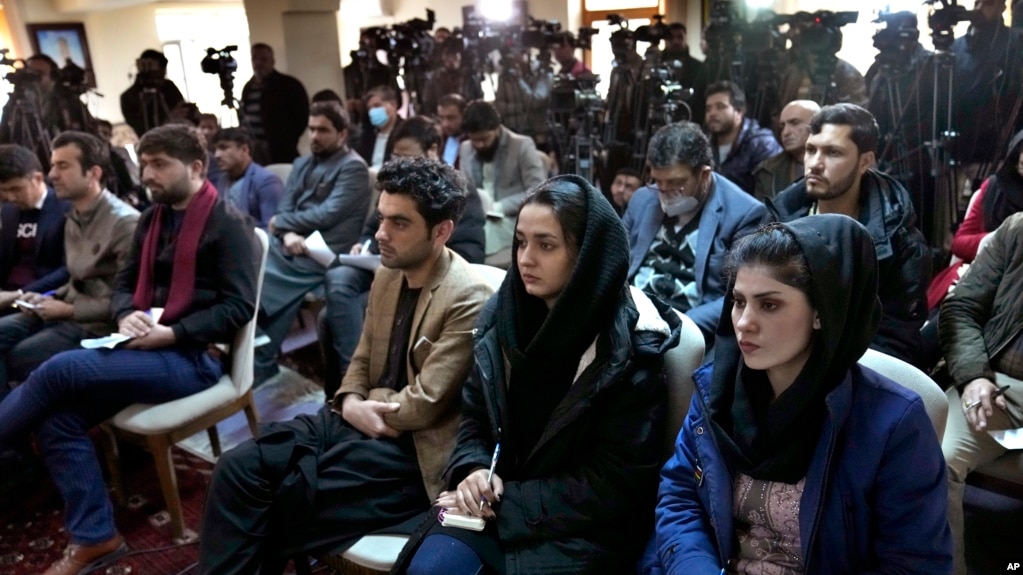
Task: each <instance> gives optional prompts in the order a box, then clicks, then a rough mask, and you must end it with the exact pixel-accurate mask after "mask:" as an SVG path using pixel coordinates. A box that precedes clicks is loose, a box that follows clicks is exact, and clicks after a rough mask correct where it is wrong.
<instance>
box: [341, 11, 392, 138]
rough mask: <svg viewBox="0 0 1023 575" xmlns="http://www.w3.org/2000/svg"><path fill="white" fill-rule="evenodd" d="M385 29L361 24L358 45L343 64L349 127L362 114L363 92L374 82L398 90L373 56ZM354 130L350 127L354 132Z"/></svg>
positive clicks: (381, 46)
mask: <svg viewBox="0 0 1023 575" xmlns="http://www.w3.org/2000/svg"><path fill="white" fill-rule="evenodd" d="M386 35H387V31H386V30H385V29H383V28H380V27H372V28H365V29H363V30H362V31H361V32H360V33H359V49H358V50H354V51H352V62H351V64H348V65H347V66H345V67H344V70H343V73H344V78H345V108H346V109H347V110H348V117H349V118H351V121H352V125H353V127H359V126H360V125H361V122H362V120H363V119H364V118H365V116H366V107H365V106H364V105H363V100H364V99H365V96H366V92H369V91H370V89H372V88H373V87H375V86H390V87H391V89H393V90H394V91H395V92H398V93H400V92H401V89H400V88H399V87H398V80H397V77H396V76H395V74H394V72H393V71H392V70H391V68H390V67H388V65H387V64H384V63H383V62H381V61H380V59H379V58H378V57H377V50H380V49H384V48H386V46H385V45H384V42H385V41H386ZM357 131H358V130H352V134H353V135H354V134H355V133H356V132H357Z"/></svg>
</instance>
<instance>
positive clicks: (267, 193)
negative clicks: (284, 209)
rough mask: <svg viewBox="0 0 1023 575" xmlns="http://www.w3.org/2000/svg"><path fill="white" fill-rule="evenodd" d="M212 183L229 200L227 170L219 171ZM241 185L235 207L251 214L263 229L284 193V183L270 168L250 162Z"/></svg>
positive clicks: (229, 189) (229, 183)
mask: <svg viewBox="0 0 1023 575" xmlns="http://www.w3.org/2000/svg"><path fill="white" fill-rule="evenodd" d="M213 185H215V186H216V187H217V193H218V194H219V195H220V197H221V198H224V199H225V200H228V201H230V197H229V196H228V194H229V192H230V191H231V177H230V176H228V175H227V172H220V174H219V175H218V177H217V179H216V180H215V181H213ZM241 186H242V195H241V199H240V201H239V202H238V203H235V207H236V208H238V210H239V211H241V213H243V214H248V215H250V216H252V219H253V220H254V221H255V222H256V225H257V226H259V227H261V228H263V229H264V230H265V229H266V224H267V223H268V222H269V221H270V218H272V217H273V215H274V214H275V213H277V203H278V202H280V201H281V196H282V195H283V194H284V183H283V182H281V179H280V178H278V177H277V176H276V175H274V174H273V173H272V172H270V170H267V169H266V168H264V167H263V166H260V165H259V164H257V163H256V162H252V163H250V164H249V167H248V168H246V169H245V173H244V174H242V179H241Z"/></svg>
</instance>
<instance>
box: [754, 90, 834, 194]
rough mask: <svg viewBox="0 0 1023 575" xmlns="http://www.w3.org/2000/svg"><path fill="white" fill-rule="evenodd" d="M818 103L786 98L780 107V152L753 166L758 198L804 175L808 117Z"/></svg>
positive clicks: (808, 126) (812, 113)
mask: <svg viewBox="0 0 1023 575" xmlns="http://www.w3.org/2000/svg"><path fill="white" fill-rule="evenodd" d="M820 109H821V107H820V106H819V105H818V104H817V102H814V101H813V100H796V101H794V102H789V103H788V104H786V105H785V107H784V108H782V110H781V117H779V118H778V121H779V122H780V123H781V147H782V148H783V151H782V152H779V153H777V154H775V155H773V156H771V157H770V158H767V159H766V160H764V161H763V162H760V165H759V166H757V167H756V169H754V170H753V177H754V178H756V188H755V189H754V192H753V195H755V196H756V197H757V199H760V200H763V199H765V198H773V197H774V196H776V195H777V194H778V192H780V191H782V190H784V189H785V188H787V187H789V186H790V185H792V182H794V181H796V180H798V179H799V178H802V177H803V152H804V151H805V147H806V139H807V138H808V137H810V118H813V115H814V114H816V113H817V112H819V111H820Z"/></svg>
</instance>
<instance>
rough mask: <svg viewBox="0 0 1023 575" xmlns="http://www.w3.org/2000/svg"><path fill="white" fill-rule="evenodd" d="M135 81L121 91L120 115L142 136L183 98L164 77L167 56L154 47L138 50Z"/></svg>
mask: <svg viewBox="0 0 1023 575" xmlns="http://www.w3.org/2000/svg"><path fill="white" fill-rule="evenodd" d="M135 66H136V67H137V68H138V74H137V75H136V76H135V83H133V84H132V85H131V87H130V88H128V89H127V90H125V91H124V92H122V93H121V115H122V116H124V121H125V122H127V124H128V125H129V126H131V129H132V130H135V134H136V135H138V136H142V135H143V134H144V133H145V132H146V130H151V129H153V128H155V127H157V126H162V125H163V124H164V123H165V122H167V120H168V119H170V118H171V115H172V113H173V112H174V111H175V110H176V109H177V108H178V106H180V105H181V104H182V103H183V102H184V101H185V97H184V96H182V95H181V90H179V89H178V87H177V86H176V85H175V84H174V82H172V81H170V80H168V79H167V57H166V56H164V55H163V53H162V52H157V51H156V50H152V49H150V50H146V51H144V52H142V55H141V56H139V58H138V60H135Z"/></svg>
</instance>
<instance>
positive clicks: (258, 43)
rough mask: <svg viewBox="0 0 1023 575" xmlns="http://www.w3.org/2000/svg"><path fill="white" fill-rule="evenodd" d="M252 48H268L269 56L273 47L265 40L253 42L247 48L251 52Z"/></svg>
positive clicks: (272, 51) (272, 53) (272, 52)
mask: <svg viewBox="0 0 1023 575" xmlns="http://www.w3.org/2000/svg"><path fill="white" fill-rule="evenodd" d="M254 50H269V51H270V55H271V56H273V55H274V48H273V46H271V45H269V44H267V43H266V42H256V43H255V44H253V45H252V47H251V48H249V52H250V53H251V52H253V51H254Z"/></svg>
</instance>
